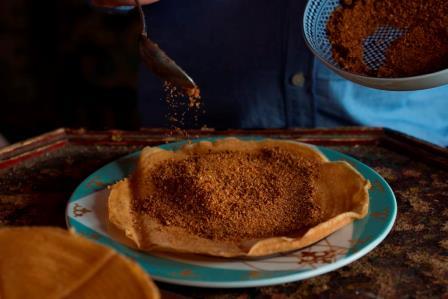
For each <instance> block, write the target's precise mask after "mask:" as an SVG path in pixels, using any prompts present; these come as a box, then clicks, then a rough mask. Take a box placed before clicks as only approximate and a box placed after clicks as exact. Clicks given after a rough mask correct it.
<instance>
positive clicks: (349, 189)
mask: <svg viewBox="0 0 448 299" xmlns="http://www.w3.org/2000/svg"><path fill="white" fill-rule="evenodd" d="M271 149H272V150H274V149H275V150H276V151H280V152H281V153H282V155H284V156H285V157H294V158H296V159H297V161H299V162H300V163H298V164H297V167H305V168H306V167H308V166H310V168H314V169H317V172H318V175H316V176H313V175H311V174H310V175H309V176H304V178H305V179H306V180H313V182H312V183H313V184H311V185H312V186H313V188H312V190H311V191H309V190H308V189H309V188H308V187H306V184H305V185H304V184H298V185H297V184H292V183H294V180H293V181H291V180H290V181H288V182H287V183H288V184H291V189H294V188H299V189H300V188H304V189H303V190H291V194H295V197H294V200H296V204H297V205H298V206H299V207H304V209H298V210H294V213H296V218H297V219H300V221H304V222H305V223H304V225H303V226H302V227H300V226H297V225H296V226H295V227H291V230H290V231H284V227H280V228H282V229H283V230H278V231H277V233H276V230H272V232H271V231H268V228H270V227H269V226H266V225H270V223H274V224H275V225H280V224H281V223H282V220H283V219H275V218H276V217H277V218H278V217H279V216H278V215H280V216H281V215H282V214H281V213H280V214H278V215H277V214H274V212H276V209H275V204H276V198H273V200H272V201H271V202H270V203H269V204H271V205H274V206H272V207H274V208H273V209H272V213H273V215H275V217H272V218H274V220H277V221H272V219H268V218H269V217H258V219H257V220H256V221H258V222H257V223H260V225H261V226H260V227H265V228H266V231H265V233H263V232H261V233H260V232H258V233H259V235H258V236H257V235H250V234H249V235H247V236H250V237H247V238H242V239H237V238H225V236H223V235H222V234H221V235H220V234H214V231H215V230H216V229H217V227H216V226H213V225H210V226H208V223H206V224H204V227H205V229H204V230H202V231H195V230H194V229H192V227H194V225H196V224H197V223H196V222H198V223H201V222H202V221H207V220H208V218H200V217H202V215H199V214H198V216H197V217H198V219H200V220H199V221H193V220H194V219H191V226H192V227H188V225H187V226H185V225H176V224H177V223H180V222H179V221H177V220H178V219H177V218H179V217H180V218H182V217H184V216H185V215H176V210H174V211H169V210H166V211H167V215H169V216H170V217H171V216H172V217H173V221H169V219H165V218H166V217H165V218H163V217H162V218H160V217H155V215H157V213H154V211H152V213H147V212H146V211H143V210H139V209H136V204H135V203H136V202H141V201H142V200H141V199H145V200H146V202H145V204H147V203H148V201H150V200H155V199H156V198H157V196H158V195H159V194H158V193H160V192H161V190H162V189H163V187H164V186H163V185H162V186H159V185H160V182H162V183H164V181H163V178H162V177H161V175H160V177H158V173H157V171H159V170H160V169H163V168H160V166H161V165H164V164H168V163H173V161H174V162H176V161H185V160H188V161H190V160H191V161H199V160H200V159H196V158H193V159H191V157H199V158H200V157H201V156H206V155H212V154H215V153H221V154H223V155H222V157H225V156H226V155H227V156H229V157H231V156H232V155H229V153H248V154H250V153H255V152H260V151H266V150H271ZM224 154H225V155H224ZM250 159H252V157H251V158H250ZM288 159H290V158H288ZM215 160H216V159H215ZM218 160H219V159H218ZM285 161H287V159H286V160H285ZM224 162H225V161H224ZM227 162H228V163H229V164H231V163H233V162H234V161H230V160H229V161H227ZM221 163H222V161H221ZM275 163H277V164H278V163H279V160H278V158H276V159H275V161H274V159H273V161H272V164H273V165H274V164H275ZM222 165H226V164H225V163H224V164H222ZM291 165H295V164H291ZM249 166H250V167H252V166H253V165H249ZM264 166H266V165H264ZM280 166H281V164H280ZM286 166H287V165H286V164H285V168H287V167H286ZM192 167H193V168H192V169H195V168H194V167H195V165H193V166H192ZM202 170H203V169H202ZM237 170H238V167H236V168H235V171H236V172H237V174H238V175H239V173H240V172H238V171H237ZM262 170H263V169H262ZM275 171H277V172H280V173H281V172H282V169H281V167H280V168H276V169H275ZM241 173H242V174H244V173H245V172H244V171H243V172H241ZM255 173H257V174H258V175H263V171H261V172H260V171H258V172H255ZM303 173H305V174H306V173H307V171H306V169H304V170H303ZM311 173H312V172H311ZM211 174H213V175H218V176H219V173H216V172H214V173H211ZM274 174H275V173H274ZM298 174H300V173H299V172H298ZM189 175H191V169H190V174H189ZM250 175H251V174H250V173H249V174H247V176H250ZM269 175H271V174H269ZM202 176H205V177H207V173H203V172H201V175H199V178H198V181H199V182H202V181H204V182H206V183H208V182H209V181H207V180H201V179H202ZM253 179H254V181H256V180H257V178H256V177H254V178H253ZM276 180H280V181H281V180H282V176H281V175H280V176H275V179H273V182H274V183H275V181H276ZM241 181H247V178H243V177H242V178H241ZM295 181H299V183H300V178H299V177H298V178H297V179H296V180H295ZM230 182H234V183H235V180H233V181H230ZM206 183H204V184H206ZM268 183H269V182H268ZM192 186H193V187H194V186H197V189H198V190H200V191H198V192H203V188H201V186H199V185H197V182H196V181H194V182H193V185H192ZM218 187H219V188H221V189H222V190H224V191H226V190H225V188H226V187H228V188H229V189H230V190H233V189H232V186H229V185H225V184H224V185H221V186H218ZM249 187H250V186H249ZM305 187H306V188H305ZM160 188H162V189H160ZM307 188H308V189H307ZM369 188H370V183H369V182H368V181H367V180H366V179H365V178H364V177H363V176H362V175H361V174H360V173H358V172H357V171H356V170H355V169H354V168H353V167H352V166H350V165H349V164H348V163H346V162H343V161H340V162H330V161H328V160H327V158H326V157H325V156H323V155H322V154H321V153H320V152H319V151H318V150H316V149H315V148H314V147H312V146H309V145H306V144H302V143H297V142H291V141H280V140H263V141H242V140H239V139H236V138H225V139H221V140H218V141H215V142H198V143H192V144H187V145H185V146H183V147H182V148H181V149H179V150H177V151H167V150H163V149H160V148H157V147H147V148H145V149H143V150H142V153H141V156H140V158H139V161H138V163H137V168H136V170H135V172H134V173H133V174H132V175H131V177H130V178H129V179H124V180H122V181H120V182H118V183H116V184H115V185H113V186H111V192H110V195H109V199H108V211H109V220H110V222H111V223H113V224H114V225H115V226H117V227H118V228H119V229H121V230H122V231H124V232H125V234H126V236H127V237H128V238H129V239H131V240H132V241H133V242H134V243H135V244H136V246H137V247H138V248H139V249H141V250H144V251H154V250H157V251H167V252H179V253H197V254H206V255H213V256H222V257H243V256H247V257H258V256H266V255H271V254H275V253H280V252H286V251H291V250H296V249H300V248H303V247H306V246H308V245H310V244H312V243H315V242H317V241H319V240H321V239H323V238H325V237H326V236H328V235H330V234H331V233H333V232H334V231H336V230H338V229H340V228H341V227H343V226H344V225H346V224H348V223H350V222H352V221H353V220H354V219H360V218H363V217H365V216H366V214H367V212H368V205H369V195H368V189H369ZM206 190H209V192H213V190H212V189H211V188H210V187H209V188H208V189H206ZM307 190H308V191H307ZM162 191H163V190H162ZM190 191H191V190H190ZM239 191H241V190H239ZM167 192H169V190H168V191H167ZM176 192H178V190H177V191H176ZM254 192H257V190H254ZM257 194H258V193H257ZM301 194H303V195H304V196H303V198H302V196H300V195H301ZM175 195H176V196H179V197H181V195H182V194H180V193H175ZM296 195H297V196H296ZM305 195H306V196H305ZM274 197H275V196H274ZM305 197H306V198H308V199H306V198H305ZM310 198H311V201H310ZM176 200H178V201H180V202H181V203H182V202H183V201H184V202H185V205H187V207H188V204H191V203H195V201H191V200H190V198H185V196H184V199H176ZM305 200H308V201H309V202H308V203H306V204H304V201H305ZM208 202H211V204H214V202H212V201H205V202H199V204H202V205H204V203H205V205H206V204H207V203H208ZM222 202H226V198H223V199H222ZM149 203H152V202H149ZM232 204H234V203H232ZM255 204H256V203H255ZM263 204H264V203H263ZM314 206H317V207H318V209H316V208H315V207H314ZM152 208H154V207H152ZM191 208H192V210H194V208H195V207H194V206H191ZM202 209H203V210H204V211H208V210H212V211H211V213H213V212H216V211H213V209H211V207H208V206H204V207H203V208H202ZM181 210H182V209H181ZM258 210H260V208H259V207H258ZM261 210H262V209H261ZM278 210H280V211H281V210H282V209H281V208H280V209H278ZM182 211H183V213H185V211H187V210H186V209H183V210H182ZM201 211H202V210H201ZM309 211H311V212H309ZM156 212H157V211H156ZM159 212H160V214H163V213H164V211H159ZM241 212H243V215H258V214H254V213H255V212H254V213H252V211H248V212H247V213H246V211H239V210H235V211H234V213H235V217H237V216H236V215H239V214H241ZM179 213H180V212H179ZM218 213H221V211H218ZM251 213H252V214H251ZM260 215H263V214H260ZM285 215H287V214H285ZM294 215H295V214H294ZM294 215H293V216H294ZM313 215H318V216H316V217H314V216H313ZM162 216H163V215H162ZM165 216H166V215H165ZM178 216H179V217H178ZM289 216H290V215H289ZM215 218H216V217H215ZM161 219H163V221H162V220H161ZM187 219H188V218H187ZM217 219H219V217H218V218H217ZM226 219H227V218H226ZM307 219H309V220H310V221H308V222H306V221H307ZM316 219H319V221H318V222H316V221H315V220H316ZM227 220H229V219H227ZM230 220H232V219H230ZM230 220H229V222H223V223H222V224H221V227H222V228H223V231H230V232H232V230H229V229H228V227H231V226H232V221H230ZM284 220H285V223H290V222H291V219H289V218H288V219H286V218H285V219H284ZM269 221H271V222H269ZM251 222H253V219H249V218H248V219H247V225H244V226H243V225H242V226H241V232H244V231H246V230H249V231H250V227H251V226H250V225H251ZM291 223H292V222H291ZM212 224H213V223H212ZM218 224H219V223H218ZM263 225H264V226H263ZM218 228H219V227H218ZM299 228H300V229H299ZM207 229H209V230H210V236H211V237H209V236H208V235H205V234H206V233H207V231H206V230H207ZM278 232H281V233H278ZM242 236H244V234H242Z"/></svg>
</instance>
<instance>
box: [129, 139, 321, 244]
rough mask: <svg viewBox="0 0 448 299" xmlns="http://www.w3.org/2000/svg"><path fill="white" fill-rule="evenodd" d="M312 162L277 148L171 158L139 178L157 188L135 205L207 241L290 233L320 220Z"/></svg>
mask: <svg viewBox="0 0 448 299" xmlns="http://www.w3.org/2000/svg"><path fill="white" fill-rule="evenodd" d="M315 163H317V162H313V161H310V160H308V159H304V158H302V157H299V156H297V155H293V154H291V153H290V152H288V151H285V150H283V149H281V148H267V149H258V150H257V151H251V152H241V151H222V152H211V153H208V154H200V155H198V154H194V155H191V156H189V157H187V158H185V159H182V160H173V159H171V160H167V161H164V162H163V163H160V164H159V165H157V166H155V167H154V169H153V171H152V173H151V174H150V175H149V177H147V178H145V179H144V180H143V181H142V182H140V183H142V184H154V185H155V190H154V192H152V195H151V196H150V197H149V198H137V199H134V202H133V205H134V209H136V210H137V211H138V212H145V214H148V215H150V216H151V217H154V218H156V219H158V220H159V221H160V222H161V223H163V224H164V225H169V226H176V227H181V228H184V229H186V230H187V231H189V232H191V233H193V234H195V235H199V236H201V237H205V238H208V239H214V240H244V239H257V238H264V237H272V236H282V235H290V234H291V233H294V232H298V231H300V230H301V229H304V228H307V227H311V226H313V225H316V224H317V223H319V222H320V221H321V220H322V219H321V210H320V208H319V207H318V206H317V205H316V204H315V203H314V201H313V198H314V197H315V193H316V189H315V186H314V183H315V181H316V180H317V178H318V175H319V172H318V169H319V168H318V165H317V164H315ZM148 180H150V182H149V181H148Z"/></svg>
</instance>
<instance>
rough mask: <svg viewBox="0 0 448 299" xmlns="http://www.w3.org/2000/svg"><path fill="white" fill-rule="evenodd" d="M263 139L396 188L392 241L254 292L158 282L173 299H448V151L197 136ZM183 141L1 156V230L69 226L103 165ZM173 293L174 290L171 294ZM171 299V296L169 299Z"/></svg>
mask: <svg viewBox="0 0 448 299" xmlns="http://www.w3.org/2000/svg"><path fill="white" fill-rule="evenodd" d="M188 133H189V136H190V137H196V136H201V137H202V136H207V135H262V136H269V137H273V138H287V139H293V140H297V141H303V142H308V143H313V144H317V145H324V146H328V147H330V148H333V149H335V150H338V151H340V152H343V153H346V154H349V155H351V156H353V157H355V158H356V159H358V160H360V161H362V162H364V163H366V164H367V165H369V166H370V167H372V168H374V169H375V170H376V171H377V172H379V173H380V174H381V175H382V176H383V177H384V178H385V179H386V180H387V181H388V182H389V184H390V185H391V187H392V189H393V190H394V192H395V194H396V197H397V202H398V216H397V220H396V223H395V225H394V228H393V229H392V231H391V233H390V234H389V236H388V237H387V238H386V239H385V240H384V241H383V242H382V243H381V244H380V245H379V246H378V247H377V248H376V249H374V250H373V251H372V252H370V253H369V254H367V255H366V256H364V257H363V258H361V259H359V260H358V261H356V262H354V263H352V264H350V265H348V266H345V267H343V268H341V269H339V270H337V271H333V272H330V273H327V274H324V275H320V276H318V277H315V278H311V279H307V280H305V281H299V282H294V283H288V284H284V285H277V286H271V287H261V288H247V289H204V288H202V289H201V288H192V287H183V286H175V285H169V284H162V283H158V285H159V287H160V288H161V289H162V292H163V294H164V295H170V296H171V297H174V298H175V297H182V296H187V297H199V298H201V297H215V298H216V297H219V298H234V297H239V298H248V297H275V298H286V297H314V296H317V295H319V296H321V297H340V296H342V297H349V298H350V297H357V298H358V297H365V298H371V297H386V298H387V297H390V298H395V297H421V298H431V297H433V298H440V297H443V296H448V151H447V150H446V149H443V148H439V147H436V146H433V145H431V144H427V143H424V142H421V141H419V140H415V139H412V138H410V137H408V136H405V135H402V134H399V133H396V132H393V131H390V130H383V129H369V128H342V129H337V130H331V129H327V130H322V129H313V130H304V129H290V130H257V131H253V130H252V131H244V130H236V131H213V130H203V131H189V132H188ZM181 138H184V137H183V136H176V135H171V134H170V132H169V131H166V130H162V129H146V130H145V129H142V130H141V131H137V132H125V131H116V130H114V131H102V132H98V131H97V132H93V131H86V130H83V129H80V130H73V129H59V130H56V131H54V132H50V133H47V134H44V135H41V136H38V137H36V138H33V139H30V140H27V141H24V142H21V143H18V144H15V145H12V146H9V147H6V148H3V149H0V226H22V225H50V226H59V227H65V216H64V213H65V205H66V203H67V200H68V198H69V196H70V194H71V192H72V191H73V190H74V189H75V188H76V186H77V185H78V184H79V183H80V182H81V181H82V180H83V179H84V178H85V177H86V176H87V175H89V174H90V173H92V172H93V171H95V170H96V169H98V168H99V167H100V166H102V165H104V164H106V163H108V162H110V161H112V160H115V159H116V158H118V157H120V156H123V155H125V154H127V153H130V152H133V151H136V150H138V149H140V148H142V147H144V146H147V145H156V144H161V143H165V142H170V141H175V140H177V139H181ZM165 291H168V292H167V293H165ZM167 297H169V296H167Z"/></svg>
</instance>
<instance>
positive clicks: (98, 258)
mask: <svg viewBox="0 0 448 299" xmlns="http://www.w3.org/2000/svg"><path fill="white" fill-rule="evenodd" d="M0 297H1V298H2V299H14V298H54V299H56V298H67V299H68V298H76V299H82V298H95V299H101V298H104V299H106V298H107V299H109V298H160V295H159V291H158V289H157V287H156V286H155V285H154V283H153V282H152V280H151V279H150V278H149V276H148V275H147V274H146V273H145V272H144V271H143V270H142V269H141V268H140V267H139V266H137V264H135V263H134V262H133V261H131V260H129V259H127V258H125V257H123V256H121V255H119V254H117V253H116V252H115V251H114V250H112V249H110V248H107V247H105V246H102V245H99V244H97V243H95V242H92V241H89V240H87V239H85V238H83V237H80V236H78V235H76V234H75V233H72V232H69V231H66V230H63V229H59V228H51V227H17V228H2V229H0Z"/></svg>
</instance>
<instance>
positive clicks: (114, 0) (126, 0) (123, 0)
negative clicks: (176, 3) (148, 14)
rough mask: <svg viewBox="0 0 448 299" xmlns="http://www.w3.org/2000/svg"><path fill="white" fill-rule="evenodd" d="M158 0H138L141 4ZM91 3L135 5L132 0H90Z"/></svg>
mask: <svg viewBox="0 0 448 299" xmlns="http://www.w3.org/2000/svg"><path fill="white" fill-rule="evenodd" d="M157 1H159V0H140V3H141V5H146V4H151V3H154V2H157ZM92 4H93V5H95V6H99V7H117V6H129V5H132V6H134V5H135V1H134V0H92Z"/></svg>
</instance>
